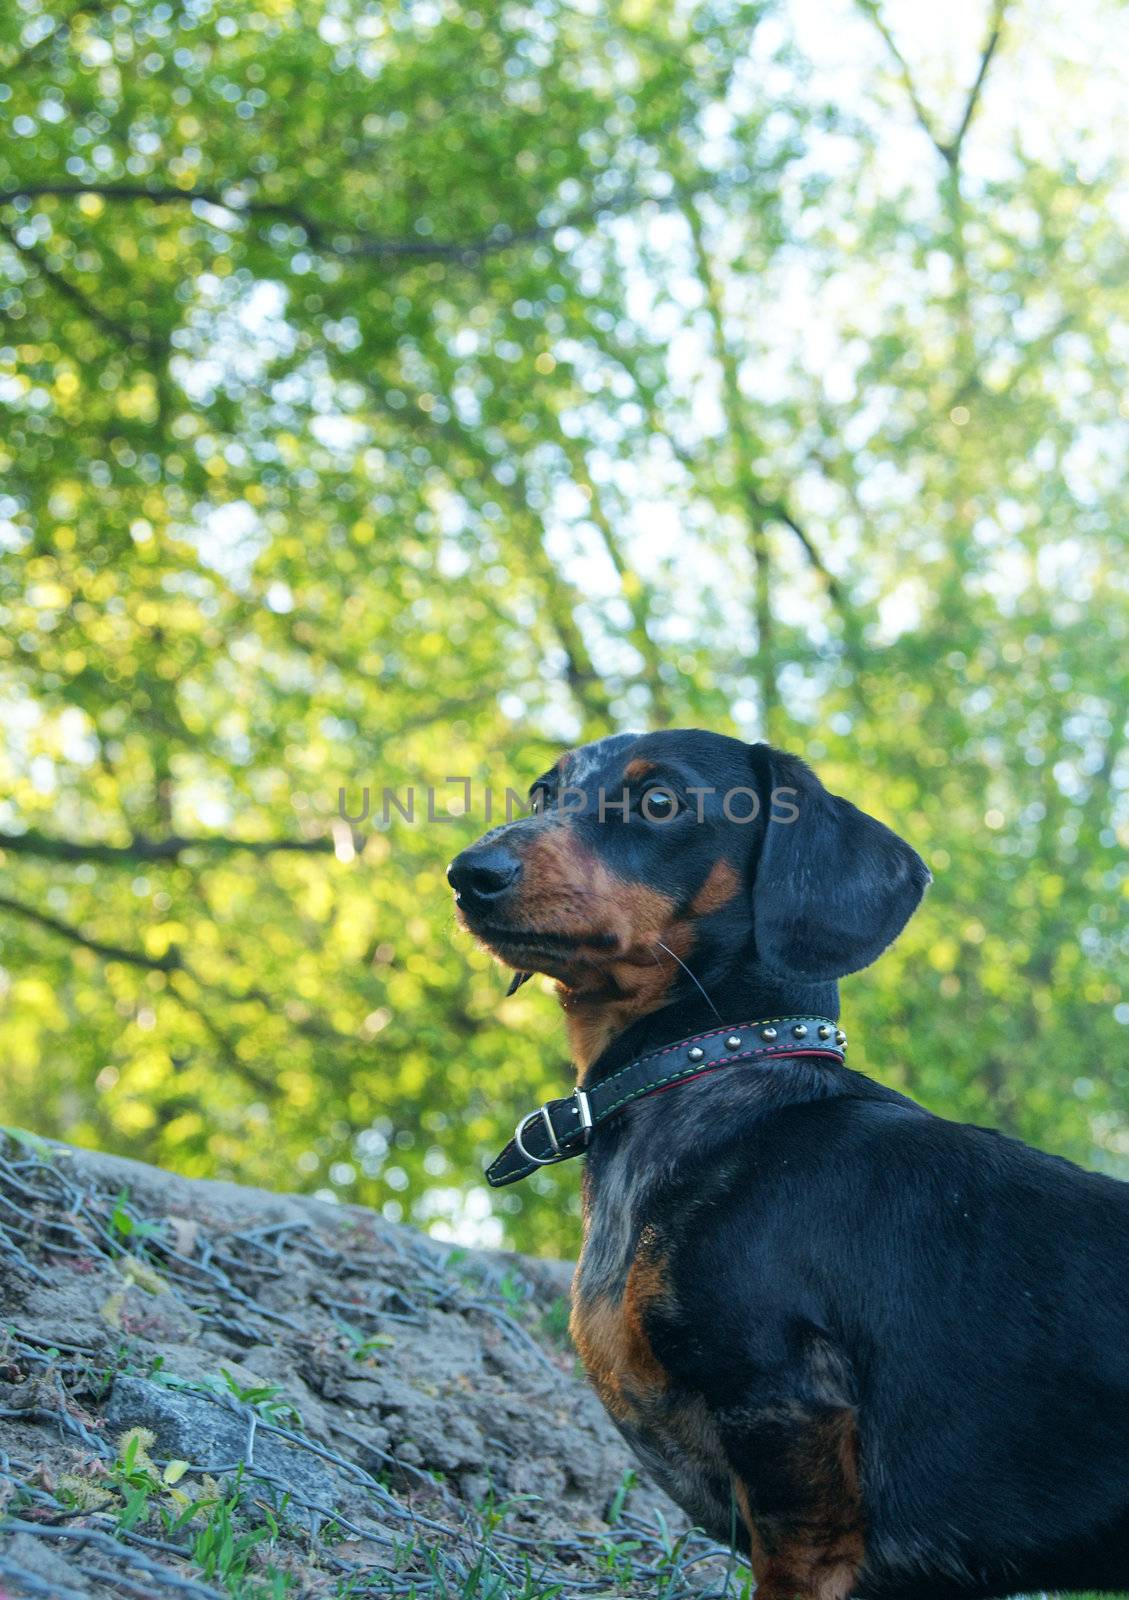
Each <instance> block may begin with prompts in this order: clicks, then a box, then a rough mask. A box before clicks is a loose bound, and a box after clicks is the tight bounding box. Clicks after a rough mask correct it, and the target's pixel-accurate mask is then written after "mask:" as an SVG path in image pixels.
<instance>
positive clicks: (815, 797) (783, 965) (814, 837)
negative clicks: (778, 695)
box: [749, 744, 930, 982]
mask: <svg viewBox="0 0 1129 1600" xmlns="http://www.w3.org/2000/svg"><path fill="white" fill-rule="evenodd" d="M749 753H750V757H751V759H752V762H753V768H754V771H755V772H756V774H757V778H758V780H759V787H760V791H761V794H762V797H763V800H762V803H763V806H764V812H763V814H764V816H765V818H766V822H765V830H764V844H763V845H762V847H761V852H760V859H759V861H758V862H757V864H756V867H755V869H754V872H755V876H754V879H753V885H752V895H753V938H754V940H755V943H756V949H757V955H758V956H759V957H760V959H761V960H762V961H763V962H764V964H765V966H767V967H769V968H771V969H772V970H773V971H774V972H778V973H781V974H782V975H786V976H790V977H796V978H801V979H805V980H807V981H809V982H824V981H826V980H828V979H831V978H841V977H843V976H845V974H846V973H848V972H857V971H858V970H859V968H860V967H868V966H869V965H870V963H871V962H872V961H874V960H876V959H877V958H878V956H880V955H881V953H882V951H883V950H885V948H886V946H887V945H888V944H892V943H893V941H894V940H895V939H896V938H897V936H898V934H899V933H900V932H901V931H902V929H903V928H904V927H905V925H906V923H907V922H908V921H909V919H910V917H911V916H912V915H913V913H914V911H915V910H916V909H917V905H918V902H919V901H920V899H921V897H922V895H923V894H924V893H925V887H926V885H927V884H928V883H929V882H930V873H929V869H928V867H927V866H926V865H925V863H924V861H922V859H921V857H920V856H919V855H918V854H917V852H916V851H915V850H911V849H910V847H909V845H908V844H906V843H905V841H904V840H903V839H899V838H898V836H897V834H896V833H892V832H891V831H890V829H889V828H887V827H884V826H883V824H882V823H881V822H876V821H875V819H874V818H873V817H868V816H867V815H866V813H865V812H863V811H860V810H859V809H858V807H857V806H853V805H851V803H850V801H849V800H842V799H840V797H839V796H838V795H835V794H829V793H828V792H827V790H826V789H825V788H824V787H823V785H822V784H821V783H820V781H819V779H818V778H817V777H816V776H815V774H814V773H813V772H812V771H810V770H809V768H808V767H806V766H805V765H804V763H803V762H802V761H800V760H799V759H798V758H797V757H796V756H790V755H786V754H784V752H783V751H779V750H772V749H770V748H769V746H768V745H765V744H754V745H750V747H749Z"/></svg>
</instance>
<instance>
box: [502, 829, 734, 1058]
mask: <svg viewBox="0 0 1129 1600" xmlns="http://www.w3.org/2000/svg"><path fill="white" fill-rule="evenodd" d="M518 848H519V849H520V852H521V857H522V866H523V874H522V880H521V892H520V896H519V898H518V900H517V902H516V906H515V910H514V912H513V913H512V915H513V917H514V921H515V924H517V925H520V926H522V927H525V928H530V929H539V930H541V931H544V932H550V933H552V934H555V935H559V936H560V935H563V936H564V937H565V938H572V937H575V938H576V941H577V943H576V947H575V948H574V949H567V948H565V949H561V950H560V951H557V950H556V949H546V948H544V947H540V948H539V947H537V946H536V945H532V944H531V946H530V948H529V949H528V950H526V949H524V948H522V947H520V946H516V945H509V944H507V945H503V946H500V947H499V948H497V949H495V950H494V953H495V954H496V955H497V956H498V957H499V959H500V960H503V961H505V962H507V963H508V964H509V965H510V966H512V967H515V968H517V969H518V970H519V971H536V972H546V973H548V974H549V976H550V977H553V978H556V979H557V983H558V990H557V994H558V999H559V1000H560V1003H561V1006H562V1007H563V1009H564V1013H565V1029H566V1032H567V1034H568V1039H569V1045H570V1048H571V1051H572V1057H573V1060H574V1062H575V1063H576V1066H577V1067H578V1069H579V1071H580V1073H581V1074H582V1075H583V1073H585V1072H586V1071H587V1069H588V1068H589V1067H590V1066H591V1064H592V1062H593V1061H595V1060H596V1059H597V1057H598V1056H600V1055H601V1054H602V1053H603V1051H604V1050H605V1049H606V1048H607V1046H608V1045H609V1044H610V1043H611V1042H612V1040H613V1039H615V1038H617V1037H618V1035H619V1034H621V1033H622V1032H623V1031H624V1029H625V1028H627V1027H629V1026H630V1025H631V1023H633V1022H635V1021H637V1020H638V1019H639V1018H640V1017H645V1016H647V1015H648V1014H649V1013H650V1012H652V1011H657V1010H658V1009H659V1007H660V1006H662V1005H665V1004H666V1002H667V1000H668V998H669V995H670V990H671V988H672V987H673V985H674V984H675V982H676V981H677V979H678V978H679V976H680V975H681V970H682V969H681V968H680V967H679V964H678V962H679V961H685V960H686V959H687V957H688V956H689V955H690V952H691V951H692V950H693V948H694V940H695V932H694V921H695V919H696V918H697V917H700V916H706V915H708V914H709V912H710V911H713V910H716V909H718V907H720V906H722V905H724V904H725V903H726V902H727V901H728V900H730V899H732V898H733V896H734V895H735V894H736V893H737V891H738V889H739V887H740V880H739V876H738V874H737V872H736V870H735V869H734V868H733V867H732V866H730V865H729V864H728V863H727V862H724V861H719V862H718V863H716V865H715V866H714V868H713V869H712V871H711V872H710V875H709V877H708V878H707V879H706V881H705V883H704V884H703V885H702V887H701V889H699V891H698V893H697V895H696V896H695V898H694V901H693V903H692V904H691V906H690V908H689V910H688V911H687V912H685V913H684V914H682V915H678V913H677V907H676V903H675V901H674V899H673V897H672V896H670V895H666V894H662V893H661V892H660V891H659V890H657V889H652V888H649V887H648V886H647V885H646V884H643V883H632V882H630V881H628V880H626V879H623V878H619V877H617V876H616V875H615V874H614V873H613V872H612V871H610V870H609V868H608V867H606V866H605V865H604V863H603V862H602V861H601V860H600V858H599V857H598V856H597V855H595V854H593V853H592V851H591V850H589V849H587V848H586V847H585V846H584V845H582V844H581V843H580V841H579V839H578V838H577V835H576V832H575V831H574V829H573V827H572V826H571V824H570V822H569V821H568V820H567V818H561V819H558V820H554V821H553V822H551V823H547V824H546V825H545V827H544V828H542V829H539V830H538V832H537V834H536V835H535V836H534V837H532V838H528V837H527V838H525V839H523V840H522V842H521V843H520V845H519V846H518ZM596 935H600V936H602V938H603V939H605V940H606V939H609V938H610V939H611V940H613V941H614V944H607V945H594V944H592V943H586V942H585V941H586V940H591V939H592V938H593V937H594V936H596ZM482 942H483V943H485V944H487V946H488V947H489V946H490V941H489V939H488V938H483V940H482ZM660 943H661V944H662V945H665V946H666V947H667V948H666V949H665V950H664V949H661V948H660ZM675 957H677V958H678V959H677V960H675V959H674V958H675Z"/></svg>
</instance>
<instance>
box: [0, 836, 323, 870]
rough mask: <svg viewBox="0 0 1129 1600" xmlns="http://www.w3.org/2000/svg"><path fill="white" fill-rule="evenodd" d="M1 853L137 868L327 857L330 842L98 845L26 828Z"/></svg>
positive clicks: (139, 840)
mask: <svg viewBox="0 0 1129 1600" xmlns="http://www.w3.org/2000/svg"><path fill="white" fill-rule="evenodd" d="M0 850H10V851H11V852H12V853H13V855H28V856H39V857H41V858H42V859H44V860H46V861H99V862H102V863H104V864H106V865H108V866H113V865H116V864H124V865H127V866H136V865H137V864H138V863H140V862H159V861H178V860H179V859H180V857H181V856H182V855H183V853H184V852H185V851H186V850H213V851H219V852H221V853H222V854H225V855H232V854H234V853H235V852H236V851H239V850H246V851H248V852H249V853H250V854H251V855H254V856H265V855H271V854H272V853H273V852H274V851H301V852H313V853H315V854H321V853H324V854H329V853H330V852H331V851H332V850H333V841H332V839H325V838H318V839H231V838H228V837H226V836H225V835H223V834H201V835H199V836H198V837H195V838H193V837H190V836H188V835H185V834H178V833H172V834H169V835H168V836H167V837H166V838H164V839H149V838H146V837H145V835H144V834H136V835H135V836H134V838H133V839H132V840H131V841H130V843H129V844H101V843H99V842H97V841H95V840H89V841H87V840H81V839H56V838H52V837H51V835H49V834H45V833H40V832H39V831H38V829H36V828H29V829H28V830H27V832H26V833H0Z"/></svg>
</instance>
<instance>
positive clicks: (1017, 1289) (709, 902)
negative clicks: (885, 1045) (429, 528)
mask: <svg viewBox="0 0 1129 1600" xmlns="http://www.w3.org/2000/svg"><path fill="white" fill-rule="evenodd" d="M532 797H533V814H532V815H530V816H528V817H522V818H521V819H519V820H517V821H514V822H511V823H509V824H508V825H506V826H505V827H502V828H496V829H494V830H493V831H492V832H491V833H488V834H487V835H486V837H485V838H484V839H482V840H481V841H480V842H479V843H478V844H476V845H474V846H473V847H472V848H470V849H468V850H465V851H464V852H463V853H462V854H461V855H460V856H458V858H457V859H456V860H455V861H454V862H453V863H452V865H451V868H450V874H449V875H450V880H451V883H452V885H453V886H454V889H455V894H456V899H457V903H458V915H459V917H460V919H461V921H462V922H463V923H464V924H465V926H466V927H467V928H468V929H469V930H470V931H471V933H473V934H474V935H475V936H476V937H477V938H478V939H479V940H480V941H481V942H482V943H483V944H484V945H485V946H486V947H487V948H488V949H489V950H491V951H493V952H494V954H495V955H496V956H498V957H499V958H500V959H501V960H502V961H503V962H505V963H506V964H507V965H508V966H510V967H512V968H514V969H515V972H516V973H517V974H518V975H519V976H517V977H515V980H514V982H515V985H516V984H517V983H518V982H520V981H521V978H520V975H522V974H525V973H529V972H533V971H537V972H543V973H548V974H549V975H550V976H552V977H553V978H555V979H557V980H558V984H559V993H560V999H561V1003H562V1005H563V1007H564V1011H565V1018H566V1023H567V1029H568V1035H569V1039H570V1042H571V1047H572V1052H573V1055H574V1058H575V1062H576V1067H577V1073H578V1088H577V1090H576V1091H574V1093H573V1094H572V1095H570V1096H567V1097H565V1098H563V1099H561V1100H558V1101H552V1102H550V1103H549V1104H548V1105H547V1106H545V1107H543V1108H541V1110H539V1111H537V1112H534V1113H531V1114H530V1116H529V1117H527V1118H526V1119H525V1120H524V1122H523V1123H522V1124H521V1126H520V1127H519V1129H518V1133H517V1136H516V1138H515V1140H514V1141H512V1142H511V1144H510V1145H508V1146H507V1147H506V1150H505V1151H503V1153H502V1155H501V1156H500V1157H499V1158H498V1160H497V1161H496V1162H495V1163H494V1165H493V1167H492V1168H491V1169H490V1174H489V1176H490V1178H491V1181H492V1182H494V1183H505V1182H510V1181H513V1180H514V1179H516V1178H520V1177H522V1176H524V1175H525V1174H526V1173H528V1172H530V1171H533V1170H535V1168H536V1166H537V1165H538V1164H541V1163H547V1162H550V1161H554V1160H558V1159H563V1158H564V1157H566V1156H569V1155H573V1154H579V1153H580V1152H581V1151H582V1150H586V1151H587V1172H586V1177H585V1184H584V1192H585V1229H584V1246H583V1252H582V1255H581V1259H580V1265H579V1268H578V1270H577V1274H576V1283H575V1289H574V1308H573V1320H572V1328H573V1334H574V1337H575V1340H576V1344H577V1346H578V1348H579V1350H580V1352H581V1355H582V1357H583V1360H584V1363H585V1366H586V1367H587V1370H588V1373H589V1375H590V1377H591V1379H592V1381H593V1383H594V1384H595V1386H596V1389H597V1390H598V1392H599V1394H600V1396H601V1398H602V1399H603V1402H604V1404H605V1406H606V1407H607V1409H608V1411H609V1412H610V1413H611V1415H612V1417H613V1418H614V1419H615V1421H616V1423H617V1424H618V1425H619V1427H620V1429H621V1430H622V1431H623V1433H624V1434H625V1436H626V1437H627V1439H628V1440H629V1441H630V1443H631V1444H632V1446H633V1447H634V1448H635V1450H636V1452H637V1453H638V1455H639V1457H640V1458H641V1459H642V1460H643V1461H644V1462H645V1463H646V1465H647V1466H648V1467H649V1468H651V1469H652V1470H653V1472H654V1474H655V1476H656V1477H658V1479H659V1480H660V1481H661V1482H662V1483H663V1484H664V1485H665V1486H666V1487H667V1488H668V1489H669V1491H670V1493H671V1494H672V1495H673V1496H674V1498H675V1499H676V1500H678V1501H679V1502H680V1503H681V1504H682V1505H683V1506H684V1507H685V1509H686V1510H687V1511H688V1512H689V1513H690V1515H691V1516H692V1517H693V1518H694V1520H695V1521H696V1522H698V1523H700V1524H701V1525H703V1526H704V1527H705V1528H706V1529H708V1530H709V1531H710V1532H711V1533H713V1534H714V1535H715V1536H717V1537H718V1538H720V1539H722V1540H729V1539H733V1540H734V1541H735V1542H736V1543H737V1544H738V1546H739V1547H740V1548H742V1549H743V1550H744V1551H745V1552H746V1553H747V1555H748V1558H749V1560H750V1562H751V1564H752V1568H753V1572H754V1575H755V1577H756V1581H757V1594H758V1596H759V1597H760V1600H793V1597H795V1596H801V1597H803V1600H809V1597H810V1600H845V1597H846V1596H848V1595H852V1594H857V1595H860V1596H870V1597H875V1600H886V1597H891V1600H893V1597H903V1596H904V1597H914V1600H930V1597H934V1596H936V1597H938V1600H942V1597H950V1596H953V1597H955V1596H968V1597H973V1596H997V1595H1008V1594H1013V1593H1015V1592H1017V1591H1021V1590H1055V1589H1057V1590H1070V1589H1074V1590H1077V1589H1097V1590H1101V1589H1107V1590H1108V1589H1129V1184H1122V1183H1119V1182H1117V1181H1115V1180H1114V1179H1111V1178H1107V1177H1101V1176H1098V1175H1096V1174H1093V1173H1089V1172H1085V1171H1083V1170H1081V1169H1080V1168H1078V1167H1075V1166H1072V1165H1071V1164H1070V1163H1069V1162H1067V1161H1063V1160H1059V1159H1057V1158H1056V1157H1053V1156H1049V1155H1044V1154H1042V1153H1040V1152H1039V1151H1036V1150H1031V1149H1028V1148H1027V1147H1026V1146H1024V1145H1022V1144H1019V1143H1017V1142H1016V1141H1014V1140H1012V1139H1007V1138H1004V1137H1002V1136H1001V1135H999V1134H997V1133H993V1132H989V1131H986V1130H984V1129H981V1128H974V1127H967V1126H962V1125H959V1124H956V1123H952V1122H946V1121H944V1120H943V1119H942V1118H940V1117H936V1116H933V1115H932V1114H931V1113H929V1112H928V1111H925V1110H924V1109H923V1108H922V1107H920V1106H918V1105H915V1104H914V1103H913V1102H912V1101H911V1100H908V1099H906V1098H905V1097H904V1096H903V1095H900V1094H897V1093H895V1092H894V1091H892V1090H890V1089H886V1088H883V1087H882V1086H881V1085H880V1084H878V1083H875V1082H873V1081H871V1080H870V1079H869V1078H866V1077H863V1076H861V1075H860V1074H858V1073H856V1072H852V1071H850V1070H849V1069H848V1068H847V1067H846V1066H845V1065H844V1063H843V1059H842V1056H843V1049H844V1046H845V1044H846V1038H845V1035H844V1034H843V1033H842V1032H841V1031H840V1030H839V1027H838V1016H839V999H838V985H837V981H836V980H837V979H839V978H840V977H842V976H844V975H845V974H846V973H849V972H854V971H857V970H858V969H859V968H861V967H865V966H866V965H868V963H870V962H872V961H874V960H875V958H876V957H877V956H878V955H879V954H880V953H881V951H882V950H883V949H884V948H885V947H886V946H887V945H888V944H889V943H890V942H891V941H892V940H893V939H894V938H896V937H897V935H898V933H899V932H900V931H901V929H902V927H903V926H904V924H905V922H906V921H907V919H908V918H909V917H910V915H911V914H912V912H913V911H914V909H915V907H916V906H917V904H918V901H919V900H920V898H921V895H922V893H923V891H924V889H925V886H926V884H927V882H928V880H929V874H928V872H927V871H926V869H925V867H924V865H923V864H922V862H921V860H920V859H919V858H918V856H917V855H916V854H915V853H914V851H913V850H911V849H910V848H909V846H908V845H906V844H905V843H903V842H902V840H901V839H899V838H898V837H897V836H896V835H895V834H894V833H891V832H890V831H889V829H887V828H885V827H883V826H882V825H881V824H880V823H878V822H876V821H874V820H873V819H872V818H871V817H868V816H866V815H865V814H864V813H862V812H861V811H858V810H856V808H855V807H854V806H852V805H850V804H849V803H848V802H847V801H845V800H842V799H839V798H838V797H836V796H834V795H832V794H829V793H828V792H827V790H826V789H824V788H823V786H822V785H821V784H820V783H819V781H818V780H817V779H816V778H815V777H814V776H813V774H812V773H811V772H810V771H809V770H808V768H807V767H806V766H805V765H804V764H803V763H802V762H801V761H799V760H797V759H796V758H794V757H792V756H788V755H784V754H781V753H780V752H778V751H776V750H772V749H770V748H768V747H767V746H765V745H751V746H750V745H746V744H743V743H740V742H739V741H737V740H735V739H729V738H724V737H721V736H719V735H716V734H710V733H703V732H694V731H669V732H664V733H654V734H647V735H642V736H636V735H626V734H625V735H617V736H615V737H612V738H607V739H604V740H601V741H600V742H599V743H597V744H592V745H588V746H585V747H583V748H581V749H578V750H575V751H573V752H572V753H570V754H569V755H567V756H565V757H564V758H563V759H562V760H561V761H559V762H558V763H557V765H556V767H555V768H554V769H553V770H552V771H551V772H548V773H546V774H545V776H544V777H542V778H539V779H538V780H537V782H536V783H535V784H534V786H533V790H532ZM953 1027H954V1028H955V1029H959V1027H960V1019H959V1017H954V1019H953ZM1014 1043H1015V1055H1016V1063H1017V1071H1019V1072H1021V1071H1022V1063H1023V1057H1024V1053H1025V1052H1026V1051H1027V1050H1028V1049H1029V1048H1030V1046H1029V1044H1028V1041H1027V1040H1026V1039H1025V1038H1024V1037H1023V1035H1022V1032H1021V1031H1020V1029H1019V1028H1018V1026H1017V1030H1016V1037H1015V1042H1014ZM871 1054H872V1057H879V1056H880V1051H879V1050H878V1049H874V1050H872V1052H871Z"/></svg>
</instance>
